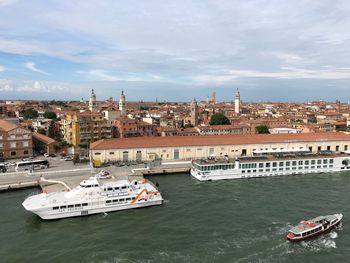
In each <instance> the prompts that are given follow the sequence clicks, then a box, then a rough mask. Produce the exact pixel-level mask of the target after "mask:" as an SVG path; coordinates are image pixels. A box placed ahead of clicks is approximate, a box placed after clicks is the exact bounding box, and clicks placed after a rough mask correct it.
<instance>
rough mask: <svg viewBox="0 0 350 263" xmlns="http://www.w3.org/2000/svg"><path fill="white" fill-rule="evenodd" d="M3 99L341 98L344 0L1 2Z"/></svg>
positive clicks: (348, 83) (347, 36)
mask: <svg viewBox="0 0 350 263" xmlns="http://www.w3.org/2000/svg"><path fill="white" fill-rule="evenodd" d="M0 17H1V19H0V100H1V99H48V100H51V99H63V100H79V99H80V98H84V99H88V97H89V96H90V91H91V89H92V88H94V89H95V92H96V94H97V99H98V100H105V99H107V98H109V97H113V98H114V99H115V100H117V99H119V96H120V93H121V90H122V89H123V90H124V93H125V94H126V98H127V100H133V101H138V100H144V101H154V100H156V99H158V101H190V100H192V99H193V98H196V99H197V100H205V98H206V97H207V96H208V95H210V94H211V93H212V92H213V91H215V92H216V94H217V98H218V100H220V101H231V100H233V96H234V92H235V91H236V89H237V88H239V89H240V92H241V98H242V100H243V101H310V100H326V101H335V100H336V99H339V100H341V101H344V102H347V101H350V48H349V46H350V45H349V44H350V30H349V28H350V2H349V1H346V0H344V1H341V0H323V1H314V0H298V1H294V0H285V1H280V0H245V1H241V0H191V1H187V0H176V1H164V0H143V1H141V0H128V1H124V0H123V1H122V0H104V1H98V0H74V1H68V0H45V1H42V0H31V1H27V0H0Z"/></svg>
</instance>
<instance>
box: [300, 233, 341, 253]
mask: <svg viewBox="0 0 350 263" xmlns="http://www.w3.org/2000/svg"><path fill="white" fill-rule="evenodd" d="M335 234H337V233H335ZM333 239H334V238H332V236H331V239H330V238H329V237H328V238H327V237H320V238H316V239H315V240H312V241H311V240H309V241H302V242H301V243H300V245H301V246H302V247H303V248H305V249H307V250H310V251H313V252H318V251H321V250H325V249H334V248H337V244H336V243H335V241H334V240H333Z"/></svg>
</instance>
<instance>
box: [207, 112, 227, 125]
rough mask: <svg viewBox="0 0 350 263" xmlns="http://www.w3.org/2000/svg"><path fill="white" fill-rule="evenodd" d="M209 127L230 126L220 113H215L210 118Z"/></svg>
mask: <svg viewBox="0 0 350 263" xmlns="http://www.w3.org/2000/svg"><path fill="white" fill-rule="evenodd" d="M209 124H210V125H227V124H230V120H229V119H228V118H227V117H226V116H225V115H224V114H222V113H215V114H214V115H213V116H211V119H210V123H209Z"/></svg>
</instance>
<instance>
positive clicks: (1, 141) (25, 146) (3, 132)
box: [0, 120, 33, 160]
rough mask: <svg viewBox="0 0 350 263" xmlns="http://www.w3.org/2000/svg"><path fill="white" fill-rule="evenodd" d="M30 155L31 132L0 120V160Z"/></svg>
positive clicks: (31, 149) (31, 144)
mask: <svg viewBox="0 0 350 263" xmlns="http://www.w3.org/2000/svg"><path fill="white" fill-rule="evenodd" d="M32 155H33V142H32V133H31V131H30V130H27V129H24V128H22V127H20V126H18V125H16V124H13V123H11V122H8V121H5V120H0V158H3V159H5V160H6V159H14V158H23V157H29V156H32Z"/></svg>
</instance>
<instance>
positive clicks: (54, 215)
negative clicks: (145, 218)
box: [28, 199, 163, 220]
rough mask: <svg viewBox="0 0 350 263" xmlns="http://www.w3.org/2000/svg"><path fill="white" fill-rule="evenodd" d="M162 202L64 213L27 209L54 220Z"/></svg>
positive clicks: (155, 203) (43, 217)
mask: <svg viewBox="0 0 350 263" xmlns="http://www.w3.org/2000/svg"><path fill="white" fill-rule="evenodd" d="M162 203H163V199H161V200H154V201H147V202H143V203H136V204H127V205H124V206H117V207H108V208H106V207H103V208H102V207H101V208H88V207H87V208H86V209H82V210H79V211H71V212H64V213H62V212H61V213H53V212H52V211H51V209H38V210H28V211H29V212H32V213H34V214H36V215H37V216H39V217H40V218H41V219H44V220H54V219H62V218H69V217H78V216H88V215H93V214H102V213H110V212H117V211H122V210H127V209H135V208H143V207H148V206H154V205H161V204H162Z"/></svg>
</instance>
